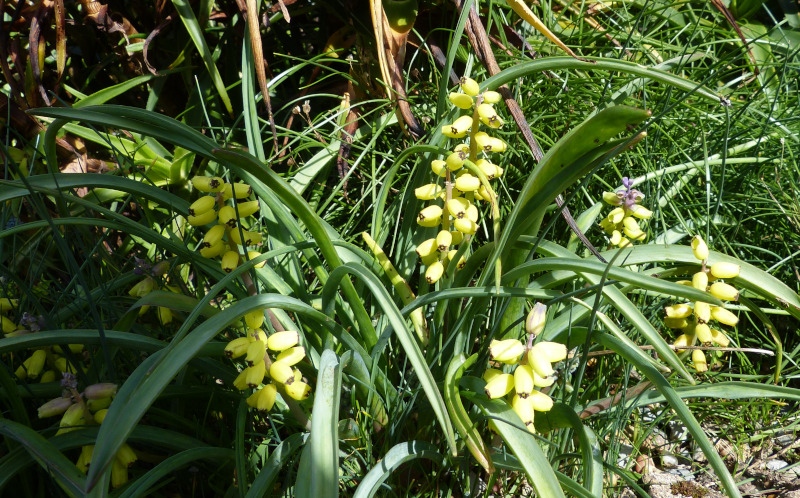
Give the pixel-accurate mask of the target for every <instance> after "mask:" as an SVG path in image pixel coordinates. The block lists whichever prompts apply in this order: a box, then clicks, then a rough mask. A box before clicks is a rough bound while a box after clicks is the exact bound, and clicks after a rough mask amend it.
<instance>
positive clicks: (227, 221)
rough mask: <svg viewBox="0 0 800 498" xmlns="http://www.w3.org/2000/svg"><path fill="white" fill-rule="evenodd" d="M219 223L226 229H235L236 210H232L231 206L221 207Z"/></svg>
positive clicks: (236, 222)
mask: <svg viewBox="0 0 800 498" xmlns="http://www.w3.org/2000/svg"><path fill="white" fill-rule="evenodd" d="M218 217H219V222H220V224H221V225H225V226H227V227H228V228H236V226H237V224H238V218H237V217H236V210H235V209H233V206H222V207H221V208H219V215H218Z"/></svg>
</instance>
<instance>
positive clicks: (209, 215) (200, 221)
mask: <svg viewBox="0 0 800 498" xmlns="http://www.w3.org/2000/svg"><path fill="white" fill-rule="evenodd" d="M216 219H217V212H216V211H214V210H213V209H210V210H208V211H206V212H205V213H202V214H200V215H198V216H192V215H189V217H188V218H186V220H187V221H188V222H189V224H190V225H192V226H193V227H201V226H203V225H208V224H209V223H213V222H214V220H216Z"/></svg>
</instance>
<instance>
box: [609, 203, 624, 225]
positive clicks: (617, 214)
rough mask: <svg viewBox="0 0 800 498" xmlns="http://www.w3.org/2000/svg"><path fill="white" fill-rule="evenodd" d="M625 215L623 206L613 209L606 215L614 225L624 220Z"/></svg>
mask: <svg viewBox="0 0 800 498" xmlns="http://www.w3.org/2000/svg"><path fill="white" fill-rule="evenodd" d="M624 217H625V210H624V209H623V208H621V207H618V208H614V209H612V210H611V211H610V212H609V213H608V215H606V219H607V220H608V221H609V223H611V224H613V225H618V224H619V223H621V222H622V219H623V218H624Z"/></svg>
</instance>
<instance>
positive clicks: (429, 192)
mask: <svg viewBox="0 0 800 498" xmlns="http://www.w3.org/2000/svg"><path fill="white" fill-rule="evenodd" d="M442 192H444V189H443V188H442V186H441V185H437V184H435V183H429V184H427V185H423V186H421V187H419V188H415V189H414V196H415V197H416V198H417V199H419V200H421V201H430V200H433V199H436V198H437V197H439V195H440V194H441V193H442Z"/></svg>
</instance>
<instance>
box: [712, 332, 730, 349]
mask: <svg viewBox="0 0 800 498" xmlns="http://www.w3.org/2000/svg"><path fill="white" fill-rule="evenodd" d="M711 340H712V341H713V342H715V343H717V344H719V345H720V346H722V347H723V348H727V347H728V345H730V343H731V340H730V339H728V336H726V335H725V334H723V333H722V332H721V331H719V330H717V329H711Z"/></svg>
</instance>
